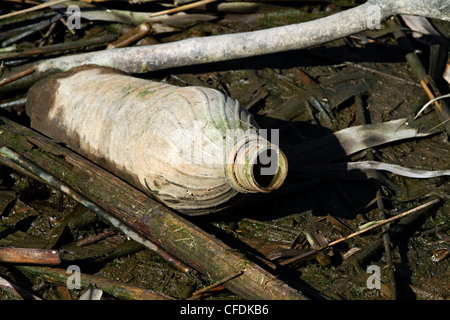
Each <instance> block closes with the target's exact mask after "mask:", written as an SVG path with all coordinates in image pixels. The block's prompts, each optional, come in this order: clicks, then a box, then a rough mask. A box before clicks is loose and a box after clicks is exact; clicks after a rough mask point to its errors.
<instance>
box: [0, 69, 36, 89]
mask: <svg viewBox="0 0 450 320" xmlns="http://www.w3.org/2000/svg"><path fill="white" fill-rule="evenodd" d="M35 70H36V66H31V67H30V68H28V69H26V70H24V71H22V72H19V73H17V74H14V75H12V76H10V77H8V78H5V79H3V80H1V81H0V86H2V85H4V84H7V83H10V82H11V81H14V80H17V79H20V78H22V77H25V76H26V75H29V74H31V73H33V72H34V71H35Z"/></svg>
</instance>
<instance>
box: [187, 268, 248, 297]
mask: <svg viewBox="0 0 450 320" xmlns="http://www.w3.org/2000/svg"><path fill="white" fill-rule="evenodd" d="M242 273H243V271H242V270H239V271H236V272H233V273H232V274H230V275H229V276H226V277H225V278H223V279H221V280H219V281H217V282H214V283H213V284H212V285H209V286H207V287H204V288H202V289H200V290H197V291H195V292H194V293H193V294H192V295H193V296H198V295H200V294H202V293H204V292H207V291H210V290H212V289H214V288H216V287H218V286H220V285H222V284H224V283H225V282H227V281H230V280H231V279H233V278H235V277H237V276H240V275H241V274H242Z"/></svg>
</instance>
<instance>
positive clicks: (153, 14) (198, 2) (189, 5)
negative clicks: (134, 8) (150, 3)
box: [148, 0, 217, 18]
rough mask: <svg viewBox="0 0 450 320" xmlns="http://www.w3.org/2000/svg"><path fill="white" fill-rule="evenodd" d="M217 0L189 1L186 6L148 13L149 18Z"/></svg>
mask: <svg viewBox="0 0 450 320" xmlns="http://www.w3.org/2000/svg"><path fill="white" fill-rule="evenodd" d="M216 1H217V0H200V1H197V2H193V3H189V4H186V5H184V6H179V7H176V8H172V9H167V10H163V11H159V12H155V13H151V14H149V15H148V17H149V18H152V17H156V16H162V15H164V14H171V13H175V12H180V11H185V10H189V9H193V8H196V7H199V6H202V5H205V4H208V3H211V2H216Z"/></svg>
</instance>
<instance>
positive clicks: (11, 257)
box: [0, 248, 61, 265]
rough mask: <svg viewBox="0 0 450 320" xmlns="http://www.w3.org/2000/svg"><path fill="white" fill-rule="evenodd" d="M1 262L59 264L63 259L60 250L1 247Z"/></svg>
mask: <svg viewBox="0 0 450 320" xmlns="http://www.w3.org/2000/svg"><path fill="white" fill-rule="evenodd" d="M0 262H8V263H31V264H52V265H57V264H60V263H61V259H60V257H59V251H58V250H49V249H30V248H0Z"/></svg>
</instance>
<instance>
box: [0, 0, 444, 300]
mask: <svg viewBox="0 0 450 320" xmlns="http://www.w3.org/2000/svg"><path fill="white" fill-rule="evenodd" d="M336 9H337V7H335V6H332V5H330V6H310V7H302V8H293V7H271V10H267V12H264V11H263V13H257V14H250V15H243V14H234V15H229V16H225V17H224V18H223V19H221V20H219V21H216V22H200V23H196V24H193V25H190V26H188V27H187V28H186V29H185V30H184V31H183V32H181V33H177V34H176V35H171V36H165V37H160V38H159V39H158V40H160V41H174V40H178V39H182V38H186V37H192V36H206V35H213V34H221V33H230V32H240V31H249V30H255V29H261V28H268V27H272V26H276V25H282V24H287V23H296V22H300V21H304V20H308V19H312V18H315V17H319V16H323V15H326V14H330V13H333V12H334V10H336ZM236 21H238V22H239V23H236ZM435 25H436V27H437V28H438V29H439V30H440V31H441V32H442V33H443V34H444V35H446V36H447V37H450V25H449V24H448V23H442V22H439V21H435ZM96 27H98V25H97V26H96ZM359 36H363V37H359V38H350V37H348V38H346V39H342V40H338V41H334V42H331V43H329V44H326V45H323V46H320V47H316V48H312V49H309V50H299V51H295V52H288V53H280V54H274V55H270V56H265V57H255V58H251V59H244V60H241V61H233V62H227V63H217V64H211V65H207V66H199V67H192V68H180V69H175V70H169V71H164V72H159V73H158V74H153V75H149V76H148V78H149V79H157V80H164V81H167V82H169V83H172V84H176V85H180V86H185V85H202V86H207V87H212V88H216V89H218V90H220V91H222V92H224V93H226V94H229V95H231V96H232V97H234V98H237V99H238V100H239V101H240V102H241V103H242V104H243V105H244V106H245V107H246V108H248V109H249V110H250V111H251V112H252V113H253V114H254V115H255V117H256V119H257V121H258V123H259V124H260V125H261V126H262V127H263V128H276V129H279V130H280V144H281V147H282V148H289V146H292V145H295V144H298V143H300V142H302V141H307V140H308V139H311V138H314V137H319V136H322V135H325V134H327V133H330V132H334V131H337V130H340V129H344V128H347V127H349V126H354V125H359V124H362V123H361V121H360V114H361V110H360V106H359V105H358V101H359V100H358V98H357V97H361V101H362V102H363V105H364V106H366V107H367V110H368V113H369V114H370V120H371V122H373V123H378V122H384V121H389V120H393V119H398V118H402V117H408V116H410V115H411V114H412V113H413V112H415V111H416V110H417V109H418V108H420V107H421V106H422V105H423V104H424V103H425V102H427V100H428V99H427V96H426V94H425V92H424V90H423V88H422V87H421V86H420V85H419V84H418V82H417V80H416V79H415V78H414V72H413V71H412V70H411V67H410V66H409V65H408V63H407V62H406V61H405V58H404V53H403V52H402V50H401V49H400V48H399V47H398V45H397V43H396V42H395V40H394V39H393V36H392V34H391V33H390V32H389V30H388V29H387V27H386V25H383V28H382V29H381V30H372V31H368V32H365V33H362V34H361V35H359ZM364 36H367V37H369V38H370V39H373V42H371V43H365V42H364V41H363V40H364ZM361 39H362V40H361ZM414 45H415V46H417V48H420V49H422V50H423V53H422V55H421V57H422V58H423V60H424V63H426V59H427V51H426V47H423V46H422V45H421V44H420V43H416V42H414ZM446 89H447V90H448V86H447V88H446ZM312 101H321V102H323V104H322V106H324V107H323V108H322V109H320V108H317V107H315V104H314V103H312ZM16 111H17V110H15V111H11V112H2V114H4V115H6V116H10V117H17V114H16V113H15V112H16ZM431 116H432V115H431ZM373 155H374V158H375V159H376V160H379V161H383V162H387V163H393V164H399V165H402V166H405V167H409V168H416V169H426V170H437V169H449V168H450V144H449V141H448V136H447V134H446V133H445V132H441V133H438V134H435V135H433V136H430V137H426V138H422V139H417V140H414V141H402V142H398V143H395V144H392V145H389V146H383V147H376V148H374V150H373ZM367 158H368V152H361V153H359V154H357V155H355V156H353V157H352V160H366V159H367ZM291 169H295V168H292V167H291ZM0 175H1V176H0V179H1V180H0V214H1V220H0V245H1V246H14V247H30V248H49V247H51V248H55V249H59V250H60V251H61V253H62V258H65V259H88V258H89V259H91V260H94V261H95V262H96V263H93V265H92V269H91V271H90V272H91V273H92V274H95V275H98V276H102V277H106V278H108V279H111V280H117V281H121V282H124V283H128V284H131V285H135V286H139V287H143V288H146V289H152V290H154V291H157V292H163V293H165V294H167V295H170V296H173V297H176V298H183V299H185V298H188V297H190V296H191V295H192V293H193V292H194V291H195V290H198V289H200V288H201V287H203V286H205V285H209V284H210V283H211V282H210V280H209V279H208V277H207V276H205V275H202V276H200V275H199V276H198V277H194V278H192V277H189V276H187V275H185V274H183V273H182V272H180V271H179V270H176V269H174V268H173V267H171V266H169V265H168V264H167V263H165V262H164V260H163V259H162V258H160V257H158V256H157V255H155V254H153V253H151V252H150V251H149V250H146V249H144V248H142V247H140V246H138V245H136V244H133V241H132V240H130V239H128V238H127V236H125V235H124V234H122V233H121V232H120V231H117V232H115V233H114V234H113V235H110V236H108V237H107V238H105V239H103V240H101V241H98V242H96V243H93V244H89V245H85V246H77V245H76V242H77V241H79V240H82V239H86V238H89V237H92V236H95V235H97V234H100V233H102V232H104V231H107V230H113V229H112V228H111V227H110V226H108V225H107V224H105V223H104V222H102V221H100V220H99V219H98V218H97V217H95V215H94V214H93V213H91V212H89V211H88V210H86V209H84V208H83V207H80V206H77V205H76V203H75V202H74V201H73V200H72V199H69V198H68V197H66V196H65V195H61V194H60V193H59V192H56V191H54V190H52V189H50V188H48V187H46V186H44V185H42V184H40V183H38V182H36V181H33V180H32V179H30V178H26V177H24V176H22V175H21V174H19V173H17V172H15V171H13V170H11V169H9V168H7V167H5V166H2V167H1V174H0ZM382 176H383V177H384V179H385V180H383V181H382V187H381V193H382V196H383V203H384V205H385V206H386V209H387V216H388V217H389V216H393V215H395V214H398V213H401V212H403V211H405V210H407V209H411V208H414V207H416V206H418V205H419V204H421V203H423V202H425V201H427V200H430V199H433V198H436V197H439V198H441V199H442V205H441V206H440V208H439V209H437V210H436V209H433V210H430V211H429V212H427V213H426V214H424V215H423V216H422V217H421V218H420V219H419V221H416V223H412V224H411V225H410V226H409V229H408V230H407V232H404V233H402V234H401V235H400V236H398V237H396V238H395V241H393V247H392V262H393V264H394V266H395V282H396V287H397V297H398V298H400V299H420V300H422V299H442V298H445V299H448V298H450V282H449V279H450V268H449V266H450V264H449V258H448V257H444V258H443V259H442V260H441V261H439V262H434V261H432V256H433V254H435V253H436V250H439V249H447V248H448V247H449V242H448V241H449V239H450V223H449V222H450V216H449V204H450V202H449V191H450V186H449V184H448V178H445V177H439V178H431V179H411V178H404V177H399V176H395V175H391V174H386V173H383V174H382ZM374 199H376V188H375V185H374V181H373V180H369V181H360V180H351V179H349V178H348V177H347V178H346V177H345V175H343V176H340V177H336V176H334V177H322V178H317V177H314V176H308V177H300V176H296V175H290V176H289V177H288V179H287V181H286V184H285V186H283V188H281V189H280V190H279V191H277V192H275V193H274V194H271V195H267V196H266V195H264V196H255V197H253V198H250V199H248V201H246V202H244V203H243V204H242V205H240V206H239V207H238V208H236V209H234V210H230V211H228V212H224V213H221V214H219V215H214V216H212V217H206V218H205V217H201V218H198V219H190V220H191V221H193V222H194V223H197V224H199V225H200V226H202V227H204V228H206V229H207V230H209V231H210V232H211V233H214V234H215V235H216V236H217V237H219V238H220V239H222V240H224V241H225V242H226V243H228V244H230V246H232V247H236V248H240V249H241V250H243V251H245V252H247V253H248V254H249V255H260V256H261V255H262V256H265V257H266V258H267V257H268V258H273V257H290V256H292V254H293V253H297V254H298V252H301V250H306V249H308V248H309V246H310V244H309V242H308V241H307V239H306V236H305V235H306V234H308V235H312V236H313V237H315V239H318V240H319V241H320V240H321V239H324V240H326V241H328V242H331V241H333V240H336V239H339V238H341V237H343V236H346V235H349V234H350V233H352V232H353V231H356V230H358V226H359V225H361V224H363V223H365V222H367V221H371V220H379V219H380V214H379V210H378V208H377V205H376V203H375V202H374V201H373V200H374ZM71 212H72V214H71V218H70V219H66V220H65V217H66V216H67V215H68V214H69V213H71ZM74 212H75V213H74ZM66 223H67V225H66ZM49 235H51V236H55V237H53V238H52V237H51V236H49ZM55 238H56V240H55ZM380 238H381V232H380V230H377V231H373V232H370V233H368V234H366V235H363V236H361V237H355V238H353V239H351V240H348V241H345V242H342V243H340V244H339V245H336V246H335V247H333V249H332V250H331V249H330V250H327V251H324V252H323V253H320V254H318V255H316V256H312V257H310V258H305V259H301V260H298V261H296V262H295V263H292V264H290V265H288V266H287V267H286V268H285V270H283V273H284V274H283V275H284V276H288V277H290V278H291V279H292V280H293V281H299V280H300V281H302V282H304V283H306V284H307V285H308V286H310V287H312V288H314V289H315V290H317V291H318V292H320V293H321V294H323V295H325V296H328V297H330V298H333V299H389V298H390V297H391V296H392V294H391V289H390V288H391V287H392V283H391V280H390V276H389V271H388V268H386V257H385V255H384V253H383V250H379V251H378V252H375V253H374V254H371V255H369V257H368V259H367V260H366V261H364V262H362V263H360V264H355V263H351V262H350V261H351V259H344V258H343V255H344V254H345V253H347V252H348V251H349V250H350V249H352V248H358V249H360V250H361V251H364V250H365V249H367V248H369V247H370V246H371V245H372V244H373V243H374V242H376V241H377V240H378V239H380ZM441 252H442V251H441ZM116 256H117V257H116ZM369 265H377V266H379V267H380V268H381V273H382V276H381V281H382V283H383V285H382V287H381V289H380V290H378V289H368V288H367V285H366V278H367V276H369V274H368V273H366V272H365V270H366V268H367V266H369ZM355 266H356V267H355ZM358 266H360V268H358ZM358 270H359V271H358ZM0 275H1V276H3V277H7V278H8V279H10V280H13V281H15V282H16V283H17V284H19V285H20V286H22V287H23V288H25V289H27V290H29V291H32V292H34V293H35V294H36V295H38V296H40V297H42V298H44V299H62V293H61V290H62V289H61V288H59V287H58V286H57V285H54V284H51V283H49V282H46V281H43V280H40V279H39V278H38V277H35V276H29V275H27V274H26V273H24V272H22V271H20V270H19V269H17V268H16V267H15V266H14V265H8V264H0ZM80 293H81V290H72V291H71V295H72V298H73V299H77V298H78V296H79V294H80ZM13 298H14V297H12V296H10V295H9V294H8V293H7V292H6V291H3V290H1V289H0V299H13ZM104 298H106V299H114V296H113V295H108V294H105V295H104ZM211 298H214V299H239V297H237V296H236V295H235V294H233V293H231V292H228V291H226V290H222V291H219V292H218V293H215V294H214V295H212V296H211Z"/></svg>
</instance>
